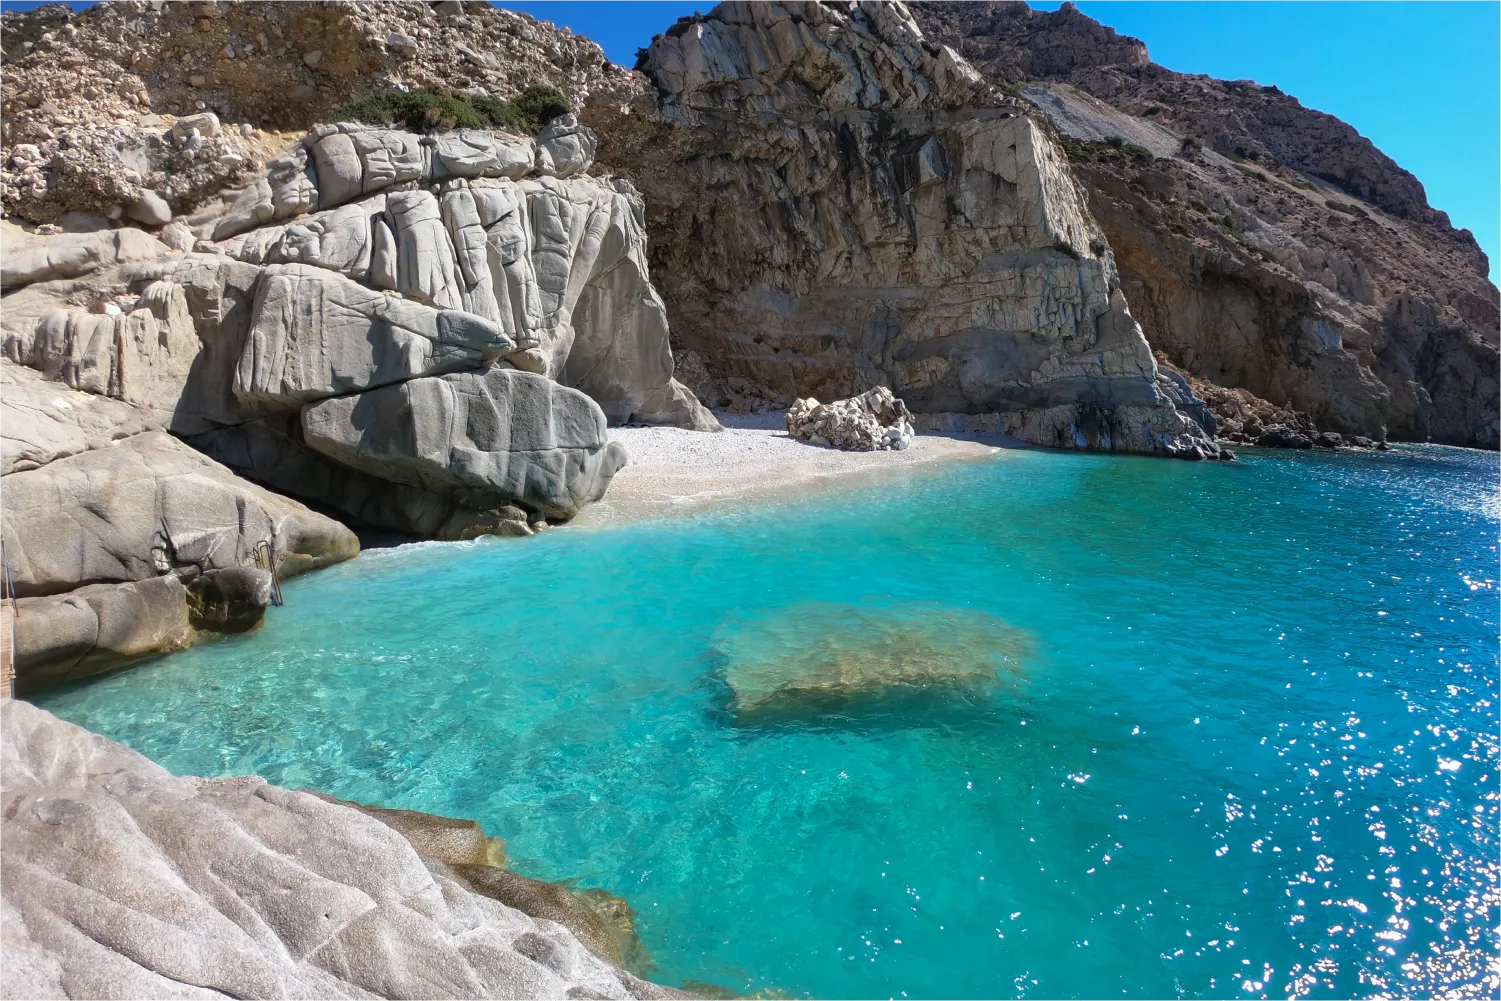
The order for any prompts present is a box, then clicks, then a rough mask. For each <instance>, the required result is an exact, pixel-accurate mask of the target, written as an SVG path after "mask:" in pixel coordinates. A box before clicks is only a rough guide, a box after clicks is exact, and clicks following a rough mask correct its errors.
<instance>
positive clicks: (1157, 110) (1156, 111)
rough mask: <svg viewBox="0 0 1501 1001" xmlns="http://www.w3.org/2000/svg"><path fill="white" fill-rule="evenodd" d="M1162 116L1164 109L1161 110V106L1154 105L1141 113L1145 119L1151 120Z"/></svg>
mask: <svg viewBox="0 0 1501 1001" xmlns="http://www.w3.org/2000/svg"><path fill="white" fill-rule="evenodd" d="M1160 114H1162V108H1161V106H1160V105H1156V104H1154V105H1152V106H1151V107H1150V108H1148V109H1147V110H1145V111H1143V112H1142V113H1141V117H1143V118H1151V117H1152V116H1153V115H1160Z"/></svg>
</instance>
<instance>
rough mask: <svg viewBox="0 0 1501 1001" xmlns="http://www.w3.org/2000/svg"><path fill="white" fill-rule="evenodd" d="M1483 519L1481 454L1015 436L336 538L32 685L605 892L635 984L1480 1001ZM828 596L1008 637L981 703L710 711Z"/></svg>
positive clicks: (1487, 874)
mask: <svg viewBox="0 0 1501 1001" xmlns="http://www.w3.org/2000/svg"><path fill="white" fill-rule="evenodd" d="M1498 526H1501V522H1498V475H1497V460H1496V456H1495V455H1491V454H1485V453H1480V452H1471V451H1463V450H1458V449H1444V448H1436V447H1404V448H1399V449H1398V450H1396V451H1394V452H1391V453H1372V454H1368V455H1363V454H1339V455H1329V454H1324V453H1312V454H1310V453H1302V454H1298V453H1285V452H1282V453H1278V452H1260V451H1255V450H1248V452H1247V453H1246V455H1245V457H1244V461H1242V462H1238V463H1189V462H1173V461H1166V460H1157V459H1145V458H1116V457H1106V456H1095V455H1079V454H1068V453H1051V452H1020V453H1008V454H1006V455H1003V456H1002V457H1000V458H998V459H997V460H995V461H991V462H986V463H981V464H976V465H965V466H956V467H952V468H950V469H948V470H946V471H943V472H941V473H937V474H935V475H933V476H931V477H928V478H925V479H919V480H916V481H914V482H910V483H906V484H903V485H900V486H896V487H887V488H884V489H871V490H865V491H860V492H854V493H845V494H839V495H834V496H827V497H823V498H820V499H815V500H811V501H805V502H802V503H798V504H790V505H782V506H777V507H767V508H761V509H752V510H743V511H738V512H717V513H709V514H705V515H701V516H698V517H695V518H686V519H681V520H674V521H660V522H653V523H643V524H638V525H635V526H629V527H623V528H615V529H607V530H586V529H564V530H559V531H555V532H551V533H547V534H544V535H542V536H538V537H534V538H531V539H524V540H482V541H480V542H478V543H474V544H452V545H436V544H429V545H419V546H410V547H404V548H400V549H394V550H384V551H373V552H368V553H365V554H364V555H362V556H360V557H359V559H357V560H355V561H353V562H351V563H348V564H345V565H343V566H340V567H337V568H334V569H331V570H328V571H325V572H322V573H319V574H315V575H310V576H308V577H304V578H300V579H298V580H295V581H292V582H290V583H288V584H287V586H286V589H285V590H286V595H287V605H286V607H284V608H280V609H273V610H272V613H271V615H270V617H269V620H268V623H267V626H266V628H264V629H263V630H262V631H260V632H259V633H257V634H254V635H250V636H246V637H240V638H234V639H229V640H225V641H222V642H218V643H214V644H211V645H207V646H203V647H200V648H197V649H194V650H191V651H188V652H186V653H182V654H177V655H174V656H171V657H167V658H164V659H161V660H159V661H156V662H154V663H152V664H148V665H145V666H142V667H137V668H135V669H132V670H129V671H124V672H121V673H118V674H115V675H112V676H108V677H105V678H102V679H99V680H96V681H94V682H93V683H90V684H86V685H81V686H78V687H74V688H71V689H68V690H60V691H53V692H49V693H43V694H42V695H40V696H38V697H37V698H36V701H37V702H38V703H39V704H41V705H43V706H45V707H46V708H48V709H51V710H52V711H54V712H56V713H58V714H59V715H61V716H63V717H65V718H67V719H70V720H73V721H75V722H78V723H81V724H83V725H85V726H88V727H90V728H92V729H94V730H97V731H99V732H101V733H104V734H107V735H109V736H111V737H113V738H116V739H118V740H121V741H123V742H124V743H126V744H128V745H130V746H132V747H134V748H136V749H138V750H140V751H142V752H143V753H145V754H147V755H149V756H150V757H152V758H154V759H155V760H157V761H159V762H161V763H162V764H164V765H166V766H167V767H168V768H170V769H172V770H173V771H175V772H179V773H193V774H207V775H232V774H242V773H246V772H255V773H259V774H261V775H264V776H266V777H267V778H268V779H269V780H271V781H272V782H276V783H280V784H282V785H287V786H300V787H310V788H315V789H321V790H324V791H327V792H330V793H333V794H334V795H337V796H342V797H346V798H350V799H355V800H360V801H364V802H376V803H382V804H385V805H388V806H398V807H410V808H415V809H419V810H426V811H431V812H436V813H442V814H448V815H452V816H460V817H469V818H474V819H477V820H479V821H481V822H482V823H483V824H484V825H485V827H486V828H487V830H489V831H490V832H491V833H495V834H498V835H500V836H502V837H503V838H505V839H506V841H507V842H508V850H509V853H510V856H511V859H512V864H513V865H514V867H516V868H517V869H518V870H520V871H523V872H526V873H529V874H531V875H535V876H539V877H542V878H548V879H561V878H570V877H576V878H581V879H582V881H583V885H586V886H597V887H603V888H605V889H608V890H610V891H612V892H614V893H616V894H619V895H622V896H624V897H625V898H627V899H628V900H629V902H630V903H631V905H632V906H633V907H634V908H635V911H636V915H637V925H638V930H639V932H640V934H641V937H642V938H643V940H644V942H645V945H646V947H647V949H648V950H650V952H651V953H652V954H653V956H654V957H655V962H656V964H657V969H656V971H655V973H654V976H655V977H656V978H657V979H659V980H662V981H663V982H666V983H682V982H684V981H685V980H689V979H696V980H701V981H712V982H714V983H717V984H720V985H722V986H725V987H728V988H732V989H736V990H745V991H758V990H774V991H781V992H787V993H789V994H792V995H798V996H801V995H805V994H811V995H814V996H819V995H822V996H825V997H878V996H879V997H885V996H897V997H1008V996H1017V997H1106V996H1133V997H1155V998H1161V997H1174V996H1180V995H1186V996H1205V997H1260V996H1287V995H1290V994H1296V995H1311V996H1320V997H1349V996H1354V995H1362V996H1368V995H1411V994H1417V995H1427V994H1432V993H1435V992H1459V993H1468V994H1480V995H1491V996H1494V995H1495V994H1496V992H1497V989H1498V987H1497V984H1498V981H1497V979H1496V978H1497V972H1496V966H1495V963H1496V959H1495V956H1496V953H1497V947H1498V938H1497V924H1498V920H1501V898H1498V882H1497V881H1498V868H1501V867H1498V846H1501V838H1498V801H1497V791H1496V790H1497V778H1498V741H1497V706H1496V703H1497V695H1498V692H1497V687H1498V680H1497V675H1498V660H1497V635H1498V633H1497V630H1498V614H1497V613H1498V602H1497V595H1498V592H1497V589H1496V588H1497V576H1498V573H1497V535H1498ZM831 606H832V608H831ZM841 607H844V608H848V609H849V616H848V621H849V623H851V625H850V627H849V629H848V630H846V631H845V633H843V634H841V635H840V636H838V637H836V640H837V642H839V643H842V644H845V645H846V646H848V647H850V648H851V649H852V650H854V651H855V655H856V656H858V655H859V651H860V648H861V644H862V642H866V640H864V639H862V637H867V636H869V635H872V633H871V630H870V628H869V625H870V623H872V622H886V621H890V622H896V623H899V624H900V625H901V628H902V629H903V630H904V632H903V633H902V636H903V639H902V640H901V642H902V643H905V644H909V645H915V647H914V648H919V647H924V645H925V644H927V645H928V647H927V648H929V652H931V651H932V650H937V651H940V653H941V652H942V651H943V650H944V649H946V648H945V644H948V647H947V649H950V650H952V649H959V648H961V647H962V646H963V644H964V643H965V642H966V641H965V637H966V636H967V635H969V634H967V633H965V632H964V631H963V630H964V629H968V628H972V627H971V626H965V625H960V626H956V625H955V623H973V622H982V623H985V625H984V626H983V627H974V628H984V629H989V628H992V627H994V628H995V629H999V630H1002V631H1003V632H1002V634H1003V635H1005V636H1016V637H1023V638H1024V641H1021V642H1018V643H1017V644H1016V646H1015V647H1014V649H1013V650H1011V653H1013V654H1015V655H1016V658H1017V660H1016V662H1015V663H1011V662H1010V661H1007V662H1006V663H1005V664H1003V665H1001V667H1000V674H1001V675H1003V676H1004V677H1003V679H1002V680H1003V682H1004V683H1000V684H997V685H995V686H991V687H989V688H979V689H963V690H958V691H953V692H947V693H945V692H938V693H937V694H936V695H935V693H934V691H932V690H922V691H910V692H905V693H904V692H900V691H899V692H896V693H887V695H886V696H885V697H883V698H877V699H866V700H861V701H859V702H858V703H856V704H853V705H850V706H841V705H840V704H838V703H836V704H834V705H833V706H832V707H831V706H830V705H827V704H822V705H820V706H819V707H818V708H817V711H812V712H809V713H806V714H802V715H799V714H798V713H795V712H794V713H791V714H784V715H781V716H773V717H771V718H757V719H753V720H751V719H745V718H742V717H740V716H738V715H737V714H736V713H734V712H732V711H729V709H728V708H727V692H728V690H727V688H726V684H725V678H726V677H727V665H726V657H728V656H733V655H734V652H735V650H736V649H739V648H740V647H739V646H737V644H740V645H741V646H743V644H744V643H745V642H747V640H746V637H751V639H752V640H753V639H754V637H755V630H756V629H757V628H758V623H767V622H774V623H777V624H778V625H777V629H778V630H779V632H778V634H777V636H776V638H775V642H776V643H777V644H781V646H780V647H778V649H785V650H791V651H796V650H797V649H798V644H799V639H798V636H797V623H799V622H804V623H806V631H807V633H808V635H807V636H806V637H805V639H806V641H807V643H808V644H810V645H816V644H817V643H819V642H821V641H822V640H824V639H827V636H826V635H825V634H828V633H829V632H830V631H831V630H833V631H835V632H838V629H837V627H835V626H831V623H837V622H838V621H839V620H840V619H841V615H840V613H839V608H841ZM810 608H811V609H815V610H816V614H807V613H805V611H803V610H805V609H810ZM992 617H993V618H992ZM925 623H926V626H925V625H924V624H925ZM789 624H791V625H790V626H789ZM925 628H926V630H927V631H926V632H924V629H925ZM789 629H790V631H789ZM814 633H818V635H814ZM727 635H729V636H731V637H738V639H731V640H729V641H727V640H726V638H725V637H726V636H727ZM956 637H957V639H956ZM788 656H790V657H795V656H796V654H795V652H794V653H792V654H788ZM1008 656H1009V654H1008Z"/></svg>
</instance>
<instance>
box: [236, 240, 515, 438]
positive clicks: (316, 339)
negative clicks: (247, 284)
mask: <svg viewBox="0 0 1501 1001" xmlns="http://www.w3.org/2000/svg"><path fill="white" fill-rule="evenodd" d="M515 347H516V345H515V343H514V342H513V341H512V340H511V339H510V338H509V337H507V336H506V334H505V332H504V331H502V330H501V329H500V327H499V326H497V325H496V324H494V323H490V322H488V321H486V320H485V319H483V318H482V317H479V316H476V315H474V314H473V313H466V312H462V311H459V310H452V309H433V308H432V307H429V306H424V305H422V304H420V303H417V302H412V301H410V300H407V299H399V298H392V297H390V296H387V295H385V294H384V293H382V292H379V291H376V290H373V289H368V288H365V287H363V286H361V285H359V284H357V283H355V282H353V281H350V280H349V279H347V278H343V277H341V276H339V275H337V274H333V273H331V272H329V271H326V270H323V269H322V268H317V267H312V266H309V265H306V264H280V265H272V266H271V267H268V268H266V269H265V270H264V271H263V272H262V274H261V276H260V280H259V282H258V283H257V286H256V297H255V304H254V306H253V307H252V318H251V326H250V332H249V336H248V337H247V339H246V342H245V347H244V349H243V351H242V352H241V354H240V359H239V364H238V365H237V366H236V368H235V376H234V383H233V391H234V394H235V397H236V398H237V399H238V400H239V401H240V402H241V403H243V404H245V405H246V406H247V408H249V409H250V410H251V411H252V412H255V411H259V412H266V411H276V410H291V409H296V408H297V407H299V406H301V405H302V404H303V403H306V402H309V401H312V400H321V399H326V398H327V397H330V396H338V395H341V394H344V393H351V392H358V391H359V390H364V389H370V388H373V387H376V386H382V385H386V384H388V383H393V382H401V381H404V380H407V379H414V378H418V377H420V376H426V375H434V374H437V373H440V372H445V371H452V370H454V369H460V368H472V367H476V366H479V365H484V364H489V363H490V362H492V361H494V360H496V359H497V358H499V357H500V356H502V355H505V354H509V353H510V352H511V351H513V350H515Z"/></svg>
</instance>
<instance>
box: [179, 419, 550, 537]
mask: <svg viewBox="0 0 1501 1001" xmlns="http://www.w3.org/2000/svg"><path fill="white" fill-rule="evenodd" d="M302 438H303V435H302V426H301V419H300V416H299V415H297V414H277V415H272V416H269V417H265V418H262V419H259V420H254V421H249V422H247V423H245V424H237V425H234V426H233V427H225V428H218V429H216V430H214V431H209V432H205V433H203V434H200V435H194V436H192V437H191V438H190V439H189V440H190V442H191V443H192V445H193V447H194V448H197V449H199V450H201V451H202V452H204V453H205V454H206V455H208V456H210V457H211V458H213V459H214V460H215V461H216V462H221V463H223V464H224V465H226V466H228V467H229V468H230V469H232V470H234V471H235V472H236V473H239V474H240V475H241V476H245V477H248V478H249V479H252V480H254V481H255V482H257V483H263V484H266V485H267V486H269V487H272V488H274V489H276V490H278V491H280V492H282V493H285V494H287V495H288V496H291V497H297V498H300V499H302V500H304V501H306V502H308V503H309V504H316V505H319V506H320V507H323V508H327V509H329V510H333V511H336V512H338V513H339V516H340V517H341V518H342V519H344V520H345V521H346V522H347V523H348V524H351V525H357V526H361V527H366V528H376V529H382V530H384V531H390V532H397V533H399V534H401V535H408V536H411V537H413V538H418V539H443V540H447V541H461V540H464V539H473V538H476V537H478V536H481V535H530V534H531V533H532V527H531V525H532V522H533V521H535V520H536V519H538V518H540V517H541V515H539V514H536V513H530V514H529V513H528V512H527V511H524V510H522V509H521V508H519V507H517V506H516V505H515V503H514V502H513V501H512V500H511V499H509V498H506V497H502V496H500V495H498V494H492V493H489V492H487V491H484V490H464V491H458V492H455V493H451V494H450V493H435V492H433V491H431V490H425V489H423V488H422V487H415V486H409V485H408V484H405V483H393V482H391V481H390V480H386V479H382V478H380V477H379V476H376V475H373V474H371V473H366V472H361V471H360V470H358V469H351V468H350V467H348V466H345V465H341V464H340V463H337V462H335V461H334V460H333V459H330V458H329V457H328V456H326V455H324V454H323V453H321V452H316V451H314V450H313V449H311V448H309V447H308V446H307V445H306V444H305V443H304V442H303V440H302Z"/></svg>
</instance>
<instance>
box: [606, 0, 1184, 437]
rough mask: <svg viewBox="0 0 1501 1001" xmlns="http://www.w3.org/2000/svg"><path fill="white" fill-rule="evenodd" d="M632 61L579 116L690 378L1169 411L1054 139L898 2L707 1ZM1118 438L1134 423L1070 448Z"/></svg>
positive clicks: (978, 404) (972, 405) (819, 392)
mask: <svg viewBox="0 0 1501 1001" xmlns="http://www.w3.org/2000/svg"><path fill="white" fill-rule="evenodd" d="M642 66H643V69H644V71H645V73H646V75H647V77H648V78H649V79H650V81H651V83H652V87H651V88H650V89H649V90H647V91H644V92H643V93H642V94H641V95H640V96H639V97H638V98H637V100H636V101H635V102H634V103H633V104H632V105H631V106H630V107H629V109H628V110H629V114H623V113H622V112H621V109H620V108H619V107H618V106H610V105H605V104H599V105H595V106H591V107H590V108H589V109H588V118H589V120H590V122H591V124H593V125H594V126H595V127H596V128H597V129H599V130H601V131H602V132H603V134H604V136H605V140H606V141H605V142H604V143H602V145H601V148H600V156H601V158H602V160H603V162H604V163H606V164H607V165H608V166H610V167H613V168H617V169H621V170H623V171H624V172H626V173H627V174H628V175H629V176H630V177H631V178H632V180H633V181H634V182H635V183H636V184H637V185H638V186H639V187H640V188H641V189H642V190H643V191H644V192H645V194H646V196H647V203H648V206H649V211H650V226H649V228H650V230H651V234H652V244H651V247H652V257H653V261H652V265H653V273H654V274H655V275H656V276H657V280H658V283H659V287H660V288H661V289H662V291H663V294H664V297H665V299H666V302H667V305H668V315H669V316H670V318H671V320H672V326H673V334H674V337H675V339H676V340H677V341H678V342H680V343H681V344H682V345H683V346H684V347H685V348H687V349H690V350H693V351H695V352H697V353H698V354H699V355H700V356H702V358H703V359H704V361H705V363H706V364H707V366H708V367H709V369H710V370H711V373H712V374H714V375H716V376H718V377H720V378H721V379H722V380H726V381H728V380H733V379H744V380H747V381H749V382H751V383H753V384H755V385H756V386H758V387H760V388H761V389H762V390H763V391H764V392H766V393H767V394H768V395H771V396H777V395H780V396H782V397H784V398H791V397H803V396H808V395H813V396H817V397H819V398H821V399H828V398H843V397H850V396H854V395H856V394H858V393H861V392H864V391H865V390H867V389H870V388H872V387H875V386H886V387H888V388H890V389H891V390H892V391H893V392H894V393H895V394H896V395H898V396H900V397H901V398H902V399H903V400H905V401H906V402H907V405H908V406H909V407H911V408H912V409H913V410H914V411H917V412H924V411H961V412H972V413H982V412H994V411H1011V412H1022V411H1036V410H1045V409H1050V408H1054V407H1092V408H1104V409H1112V410H1118V411H1119V419H1120V421H1121V422H1123V423H1131V422H1136V421H1138V420H1139V419H1140V415H1141V413H1142V412H1143V411H1142V408H1145V409H1146V410H1153V409H1163V410H1170V409H1171V407H1172V404H1171V401H1169V400H1166V399H1164V398H1163V397H1162V396H1161V394H1160V393H1159V391H1158V389H1157V383H1156V371H1155V363H1154V361H1153V358H1152V355H1151V351H1150V349H1149V348H1148V346H1147V342H1146V339H1145V338H1144V337H1143V336H1142V333H1141V329H1140V327H1139V326H1138V325H1137V324H1136V322H1135V320H1134V319H1133V318H1132V317H1131V314H1130V311H1129V309H1128V307H1127V304H1126V300H1125V298H1124V297H1123V296H1122V295H1121V294H1120V288H1119V281H1118V278H1117V276H1116V272H1115V264H1114V261H1113V258H1112V257H1111V254H1110V250H1109V246H1108V244H1107V242H1106V240H1105V238H1104V235H1103V234H1102V233H1101V232H1100V231H1099V228H1098V226H1097V225H1096V224H1095V223H1094V221H1093V220H1092V219H1091V218H1090V216H1089V212H1088V209H1087V208H1086V206H1085V204H1084V200H1083V197H1082V195H1081V193H1080V192H1079V191H1078V189H1077V187H1076V185H1075V184H1074V181H1073V178H1072V176H1071V175H1070V173H1069V170H1068V166H1067V161H1066V158H1065V156H1064V154H1063V151H1062V149H1061V148H1060V147H1059V146H1058V144H1057V143H1055V142H1054V141H1053V140H1052V139H1051V138H1050V137H1049V135H1048V134H1047V131H1046V130H1045V129H1044V128H1042V127H1040V126H1039V125H1038V124H1037V123H1035V122H1033V121H1032V120H1031V119H1030V118H1029V117H1027V115H1026V114H1025V113H1024V111H1023V108H1022V106H1021V105H1020V104H1019V103H1018V102H1015V101H1012V100H1010V99H1008V98H1005V97H1004V96H1002V95H1001V94H1000V93H999V92H996V91H993V90H992V89H991V88H990V87H988V86H987V85H986V84H985V83H984V81H983V80H981V78H980V77H979V75H978V74H977V73H976V72H975V71H974V70H973V69H972V68H970V67H969V66H968V65H967V64H966V63H965V62H964V60H962V59H960V58H958V57H957V56H956V55H955V53H954V52H953V51H952V50H951V49H948V48H946V47H942V46H935V45H933V44H932V43H930V42H929V41H927V40H926V39H925V38H924V37H923V35H922V32H921V31H920V30H918V28H917V26H916V25H915V23H913V21H912V19H911V17H910V15H909V14H908V13H907V11H906V8H905V7H903V6H902V5H901V4H877V3H857V4H853V5H850V6H849V7H843V6H841V7H838V8H836V7H834V6H830V5H823V4H815V3H768V4H750V3H723V4H720V5H719V6H717V7H715V8H714V10H713V11H712V12H710V13H709V14H708V15H707V16H703V17H695V18H693V19H691V20H690V21H688V22H685V23H684V25H683V26H682V30H680V31H674V32H671V33H669V34H667V35H664V36H659V37H658V38H657V39H656V40H655V41H654V42H653V44H652V46H651V48H650V49H649V50H648V51H647V52H646V54H645V56H644V58H643V61H642ZM706 233H715V234H720V235H721V238H720V239H715V240H705V239H704V234H706ZM1188 433H1190V434H1192V433H1194V432H1193V431H1192V430H1191V429H1190V430H1189V431H1188ZM1199 437H1200V438H1202V435H1200V436H1199ZM1128 440H1133V441H1134V440H1140V441H1143V442H1148V443H1150V442H1152V441H1154V440H1155V439H1153V438H1151V437H1149V436H1145V435H1143V436H1139V437H1138V438H1136V439H1128V438H1122V437H1119V436H1117V437H1116V438H1113V439H1109V440H1108V441H1107V440H1106V439H1094V440H1091V441H1090V443H1089V447H1100V448H1109V447H1121V445H1122V443H1123V442H1126V441H1128ZM1202 445H1203V447H1205V448H1208V449H1211V450H1212V449H1213V448H1214V446H1213V444H1212V443H1211V442H1209V441H1208V440H1207V439H1203V440H1202Z"/></svg>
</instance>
